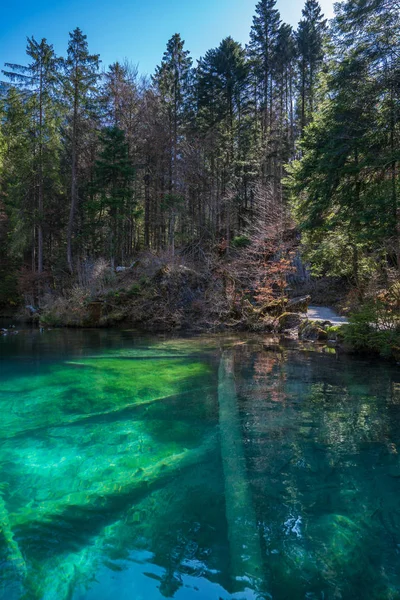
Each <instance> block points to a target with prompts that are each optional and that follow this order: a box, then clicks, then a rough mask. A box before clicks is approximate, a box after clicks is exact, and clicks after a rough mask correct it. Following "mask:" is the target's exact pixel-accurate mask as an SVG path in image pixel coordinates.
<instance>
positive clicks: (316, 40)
mask: <svg viewBox="0 0 400 600" xmlns="http://www.w3.org/2000/svg"><path fill="white" fill-rule="evenodd" d="M302 15H303V18H302V19H301V21H300V23H299V26H298V29H297V34H296V37H297V46H298V54H299V84H300V97H299V110H300V132H301V133H302V132H303V131H304V128H305V126H306V125H307V124H308V123H309V122H310V119H311V117H312V115H313V112H314V104H315V101H314V97H315V88H316V81H317V76H318V72H319V71H320V69H321V65H322V62H323V58H324V41H325V37H326V33H327V25H326V20H325V19H324V18H323V14H322V11H321V7H320V5H319V3H318V1H317V0H306V3H305V5H304V8H303V11H302Z"/></svg>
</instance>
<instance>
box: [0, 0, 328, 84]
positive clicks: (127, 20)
mask: <svg viewBox="0 0 400 600" xmlns="http://www.w3.org/2000/svg"><path fill="white" fill-rule="evenodd" d="M5 1H7V0H5ZM256 1H257V0H197V1H194V0H115V1H114V2H110V1H109V0H107V1H106V0H97V1H96V0H35V1H33V0H19V1H17V3H16V4H14V3H12V2H10V1H7V4H6V6H4V5H3V7H2V15H1V22H0V66H1V68H3V64H4V62H16V63H24V62H26V60H25V45H26V37H27V36H31V35H33V36H34V37H35V38H36V39H37V40H40V39H41V38H42V37H45V38H47V41H48V42H49V43H52V44H53V45H54V48H55V50H56V52H57V54H61V55H62V54H65V51H66V46H67V41H68V32H69V31H72V29H74V28H75V27H77V26H78V27H80V28H81V29H82V30H83V32H84V33H86V35H87V36H88V43H89V50H90V52H92V53H99V54H100V58H101V59H102V61H103V65H102V66H104V67H107V66H108V65H109V64H110V63H112V62H114V61H116V60H123V59H124V58H128V59H129V60H130V61H131V62H133V63H134V64H138V65H139V71H140V72H141V73H152V72H153V70H154V68H155V66H156V65H157V64H159V62H160V59H161V57H162V54H163V52H164V49H165V45H166V43H167V41H168V39H169V38H170V37H171V36H172V35H173V34H174V33H180V34H181V36H182V37H183V39H184V40H185V45H186V48H187V49H188V50H190V52H191V55H192V57H193V58H194V59H197V58H199V57H200V56H202V55H204V53H205V52H206V51H207V50H208V49H209V48H214V47H215V46H217V45H218V44H219V42H220V41H221V40H222V39H223V38H224V37H226V36H228V35H231V36H232V37H233V38H234V39H236V40H238V41H239V42H241V43H243V44H245V43H246V42H247V41H248V36H249V31H250V26H251V22H252V17H253V14H254V8H255V5H256ZM320 4H321V6H322V8H323V11H324V13H325V15H326V16H327V17H332V16H333V0H320ZM302 7H303V1H302V0H278V1H277V8H278V9H279V10H280V12H281V17H282V20H283V21H285V22H286V23H290V24H291V25H293V26H295V25H296V24H297V22H298V21H299V19H300V16H301V9H302Z"/></svg>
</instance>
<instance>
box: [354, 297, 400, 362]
mask: <svg viewBox="0 0 400 600" xmlns="http://www.w3.org/2000/svg"><path fill="white" fill-rule="evenodd" d="M349 321H350V322H349V324H348V325H347V326H344V327H343V334H344V339H345V341H346V342H348V343H349V344H351V346H352V347H353V348H354V349H355V350H358V351H361V352H373V353H376V354H380V355H381V356H383V357H386V358H396V359H398V358H399V357H400V315H399V312H398V311H394V310H393V309H392V308H391V307H390V306H388V304H386V303H384V302H382V301H381V300H375V301H370V302H367V303H365V304H363V305H362V306H361V307H360V308H359V309H358V310H357V311H356V312H354V313H353V314H352V315H351V316H350V319H349Z"/></svg>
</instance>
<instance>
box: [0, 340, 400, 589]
mask: <svg viewBox="0 0 400 600" xmlns="http://www.w3.org/2000/svg"><path fill="white" fill-rule="evenodd" d="M0 353H1V363H0V379H1V388H0V389H1V394H0V402H1V408H2V423H1V426H0V466H1V471H2V480H1V483H0V521H1V530H0V598H1V599H2V600H14V599H18V600H20V599H21V600H22V599H25V600H26V599H28V598H29V600H39V599H43V600H67V599H72V600H93V599H94V598H95V599H96V600H108V599H109V598H114V597H118V598H119V599H121V600H125V599H128V598H129V599H132V598H136V599H138V600H139V599H140V598H146V600H147V599H150V600H152V599H160V598H163V597H164V598H165V597H167V598H176V599H177V600H189V599H190V600H191V599H193V600H195V599H197V600H203V599H207V600H214V599H215V600H220V599H221V598H222V599H223V600H227V599H228V598H234V599H235V600H239V599H242V600H250V599H253V598H254V599H255V598H265V599H266V598H273V599H276V600H284V599H288V600H297V599H299V600H300V599H304V598H306V599H307V600H314V599H324V600H326V599H333V600H336V599H342V600H347V599H349V600H350V599H351V600H353V599H358V598H360V599H363V600H364V599H371V600H392V599H397V598H400V570H399V569H398V560H399V555H400V505H399V502H398V498H399V497H400V496H399V494H400V461H399V454H398V452H399V448H400V377H399V372H398V369H396V368H395V367H392V366H391V365H387V364H384V363H379V362H373V361H366V360H358V359H351V358H346V357H339V358H337V357H335V356H331V355H324V354H320V353H318V352H312V351H310V350H309V349H307V348H306V349H304V348H300V347H296V346H293V345H290V346H271V344H270V343H269V342H267V341H266V340H262V339H260V338H252V337H249V338H246V339H235V338H234V337H230V338H224V337H218V336H215V337H212V336H208V337H200V338H196V339H192V340H191V339H168V338H166V337H165V336H159V337H154V338H148V337H146V338H140V337H137V335H135V334H133V333H132V332H124V331H105V330H103V331H102V330H100V331H99V330H88V331H71V330H69V331H67V330H63V331H50V332H44V333H40V332H39V331H38V330H36V331H33V330H32V331H28V332H26V333H24V334H21V335H19V336H10V337H6V338H2V339H1V340H0Z"/></svg>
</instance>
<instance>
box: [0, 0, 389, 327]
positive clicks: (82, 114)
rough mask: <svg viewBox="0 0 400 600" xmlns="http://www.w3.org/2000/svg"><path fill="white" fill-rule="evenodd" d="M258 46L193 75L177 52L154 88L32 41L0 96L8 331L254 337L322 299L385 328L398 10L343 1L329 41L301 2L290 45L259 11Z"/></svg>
mask: <svg viewBox="0 0 400 600" xmlns="http://www.w3.org/2000/svg"><path fill="white" fill-rule="evenodd" d="M249 40H250V41H249V43H248V45H246V46H245V47H244V46H242V45H241V44H240V43H238V42H237V41H235V40H234V39H232V38H231V37H227V38H225V39H223V40H222V41H221V43H220V44H219V46H218V47H216V48H212V49H210V50H208V51H207V52H206V53H205V55H204V56H203V57H202V58H200V59H199V60H198V61H197V64H194V62H193V60H192V58H191V56H190V51H189V50H188V49H187V48H186V44H185V42H184V40H183V39H182V38H181V36H180V35H179V34H178V33H176V34H174V35H173V36H172V37H171V38H170V39H169V41H168V42H167V45H166V50H165V52H164V55H163V56H162V57H160V62H159V66H158V67H157V68H156V70H155V73H154V74H153V75H152V76H151V77H143V76H141V75H140V74H139V72H138V69H137V68H136V67H135V66H134V64H135V63H134V60H135V57H131V58H132V62H128V61H124V62H115V63H114V64H111V65H109V66H107V65H104V64H103V63H102V62H101V57H100V55H98V54H91V51H90V43H89V41H88V40H87V37H86V35H85V34H84V32H82V31H81V30H80V29H79V28H76V29H75V30H74V31H72V32H71V33H69V39H68V44H67V48H66V52H65V55H64V56H57V55H56V54H55V52H54V49H53V46H52V45H51V41H47V40H46V39H41V40H36V39H35V38H34V37H30V38H28V39H27V46H26V54H27V60H26V64H25V65H17V64H6V65H5V66H4V70H3V74H2V83H1V89H0V93H1V95H0V119H1V121H0V122H1V129H0V245H1V250H0V252H1V255H0V283H1V285H0V304H1V306H2V307H3V308H2V311H3V313H4V312H7V311H9V310H10V309H12V310H19V309H20V308H21V307H23V306H24V305H26V304H29V305H32V306H35V307H39V310H40V309H41V310H42V314H43V315H47V324H50V325H52V324H53V325H57V324H72V325H73V324H80V323H81V322H82V318H83V317H82V315H81V314H80V313H79V311H80V310H81V311H82V310H83V307H87V306H89V305H90V304H93V302H94V301H98V300H99V299H100V300H101V302H105V303H106V304H107V302H108V304H109V308H108V309H107V310H108V312H107V310H106V313H107V314H106V316H104V315H103V317H102V318H103V323H104V324H110V323H114V322H118V321H121V320H124V319H128V320H129V319H130V320H132V319H133V317H132V312H134V313H135V315H138V314H139V313H141V314H142V316H141V317H140V318H139V317H137V318H136V317H135V318H136V321H138V322H142V323H143V322H144V321H146V320H147V321H151V322H152V324H153V325H154V326H155V327H156V326H157V323H158V324H159V325H160V324H161V323H162V322H165V320H166V319H167V317H168V316H169V317H171V313H172V312H174V311H175V313H174V315H175V316H174V317H173V318H172V325H173V324H174V323H175V322H176V321H179V322H181V320H180V319H179V315H181V314H182V310H183V308H182V307H184V308H185V307H186V305H187V304H190V307H191V311H192V312H191V317H190V320H193V315H197V316H196V319H197V320H198V321H199V322H201V320H202V318H201V317H200V316H199V315H203V316H204V315H205V314H206V315H207V317H204V319H203V320H204V322H207V323H208V324H210V323H213V324H215V323H216V322H227V321H228V320H229V319H231V321H234V322H236V323H239V322H240V323H241V324H243V322H244V320H245V321H246V323H247V324H249V322H251V323H252V324H253V326H254V323H255V321H257V323H258V325H259V322H260V318H261V320H263V319H264V321H265V319H266V316H267V314H269V313H271V312H272V313H274V311H275V316H276V311H277V309H276V307H277V306H278V307H280V312H282V311H283V308H284V307H285V306H286V305H287V303H288V302H290V300H289V299H288V298H289V297H290V295H292V296H293V295H296V293H297V291H298V289H300V288H301V292H303V291H304V290H306V292H307V293H308V291H307V285H308V286H309V287H310V286H311V288H312V289H314V290H315V288H316V286H317V284H318V282H321V281H322V282H326V281H328V282H333V283H332V285H336V288H337V287H339V288H340V289H345V290H346V292H347V297H346V300H345V301H344V304H346V303H347V305H348V306H350V307H354V306H359V305H360V303H361V304H362V305H363V306H364V307H365V311H364V312H367V313H368V315H367V317H365V315H364V320H365V319H366V320H367V321H368V322H370V321H371V319H372V320H373V319H376V320H377V321H378V322H381V320H382V317H381V316H378V317H376V315H375V316H374V315H372V316H371V310H375V313H376V311H378V310H384V311H385V319H386V318H389V320H390V319H392V316H393V313H395V312H396V311H397V312H398V310H399V308H400V284H399V283H398V282H399V269H400V204H399V176H398V175H399V173H398V165H399V160H400V144H399V142H400V121H399V111H400V3H399V2H398V0H344V1H342V2H340V3H337V4H336V5H335V18H334V19H333V20H332V21H331V22H329V23H328V21H327V20H326V19H325V18H324V15H323V14H322V11H321V8H320V6H319V4H318V2H317V0H306V2H305V5H304V8H303V11H302V18H301V20H300V22H299V24H298V27H297V29H296V30H293V28H292V27H291V26H289V25H287V24H285V23H283V22H282V21H281V18H280V14H279V11H278V9H277V6H276V1H275V0H260V1H259V2H258V3H257V4H256V6H255V12H254V17H253V24H252V27H251V31H250V37H249ZM168 273H169V275H170V276H169V278H168V277H166V276H167V274H168ZM173 275H174V277H175V279H174V277H173ZM217 281H219V282H221V283H220V285H219V287H218V285H217V283H216V282H217ZM293 282H296V285H294V284H293ZM316 282H317V283H316ZM185 286H186V288H188V289H187V290H186V291H187V293H186V296H185V294H184V293H183V288H184V287H185ZM296 286H297V287H296ZM313 286H314V287H313ZM317 287H318V286H317ZM294 288H296V289H295V291H293V289H294ZM166 289H167V291H165V290H166ZM326 289H327V292H326V293H327V298H326V303H327V304H329V303H332V293H331V292H330V290H329V283H328V285H327V287H326ZM175 292H176V293H175ZM174 294H175V296H174ZM311 295H312V294H311ZM176 296H179V298H178V299H176ZM139 297H140V299H141V304H140V303H139ZM157 298H158V300H159V301H158V304H157ZM335 299H336V297H334V298H333V300H335ZM175 300H176V301H175ZM371 302H372V304H373V306H372V308H371ZM139 304H140V306H139ZM378 305H379V306H378ZM127 306H128V308H127ZM266 306H267V307H269V309H268V308H265V307H266ZM271 306H272V309H271ZM110 307H111V308H110ZM205 307H208V308H207V309H206V308H205ZM382 307H383V308H382ZM92 309H93V306H92ZM74 311H75V312H76V313H77V314H76V316H75V317H72V316H71V315H72V313H73V312H74ZM163 311H164V312H163ZM210 311H211V312H212V315H211V314H210ZM103 312H104V311H103ZM278 312H279V311H278ZM160 313H163V314H160ZM167 313H168V314H167ZM144 314H145V315H146V317H144V316H143V315H144ZM381 314H382V313H380V315H381ZM63 315H64V316H63ZM65 315H67V317H66V316H65ZM177 315H178V316H177ZM255 315H256V316H255ZM106 317H107V318H106ZM84 320H85V319H83V321H84ZM133 320H134V321H135V319H133ZM167 320H168V319H167ZM44 321H46V319H45V317H44ZM170 325H171V323H170ZM395 325H396V327H395V328H397V326H398V321H396V323H395ZM259 326H260V325H259Z"/></svg>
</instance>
